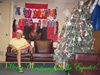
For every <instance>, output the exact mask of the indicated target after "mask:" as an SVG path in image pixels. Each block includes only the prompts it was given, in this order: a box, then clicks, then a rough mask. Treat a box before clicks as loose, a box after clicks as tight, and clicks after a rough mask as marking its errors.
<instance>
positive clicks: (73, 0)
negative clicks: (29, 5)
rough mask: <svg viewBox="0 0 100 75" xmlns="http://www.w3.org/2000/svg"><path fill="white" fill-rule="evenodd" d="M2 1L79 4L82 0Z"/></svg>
mask: <svg viewBox="0 0 100 75" xmlns="http://www.w3.org/2000/svg"><path fill="white" fill-rule="evenodd" d="M0 1H18V2H51V3H77V2H78V1H80V0H0Z"/></svg>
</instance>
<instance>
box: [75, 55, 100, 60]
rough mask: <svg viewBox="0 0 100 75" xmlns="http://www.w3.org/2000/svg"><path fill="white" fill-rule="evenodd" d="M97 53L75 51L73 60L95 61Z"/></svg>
mask: <svg viewBox="0 0 100 75" xmlns="http://www.w3.org/2000/svg"><path fill="white" fill-rule="evenodd" d="M97 58H98V54H97V53H75V55H74V60H75V61H97Z"/></svg>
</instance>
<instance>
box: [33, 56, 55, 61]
mask: <svg viewBox="0 0 100 75" xmlns="http://www.w3.org/2000/svg"><path fill="white" fill-rule="evenodd" d="M32 62H54V61H53V57H52V58H32Z"/></svg>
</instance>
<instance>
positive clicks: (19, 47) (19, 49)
mask: <svg viewBox="0 0 100 75" xmlns="http://www.w3.org/2000/svg"><path fill="white" fill-rule="evenodd" d="M22 34H23V32H22V30H17V31H16V37H15V38H13V39H12V40H11V41H10V42H9V45H8V46H9V47H11V48H12V50H13V52H14V53H15V54H17V61H18V67H19V68H20V67H21V53H25V52H26V51H27V50H28V49H29V48H30V50H32V46H31V45H30V44H29V43H28V42H27V41H26V40H25V39H24V38H21V36H22ZM19 72H23V70H21V69H19Z"/></svg>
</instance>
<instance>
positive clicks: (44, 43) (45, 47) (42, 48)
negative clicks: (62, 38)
mask: <svg viewBox="0 0 100 75" xmlns="http://www.w3.org/2000/svg"><path fill="white" fill-rule="evenodd" d="M34 47H35V53H53V41H52V40H35V41H34Z"/></svg>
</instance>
